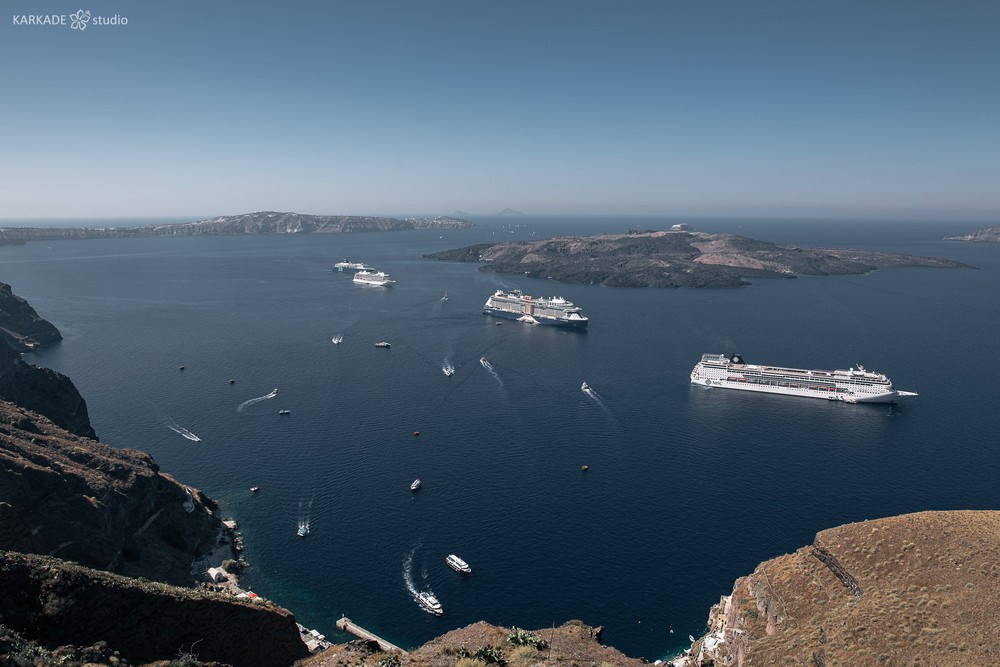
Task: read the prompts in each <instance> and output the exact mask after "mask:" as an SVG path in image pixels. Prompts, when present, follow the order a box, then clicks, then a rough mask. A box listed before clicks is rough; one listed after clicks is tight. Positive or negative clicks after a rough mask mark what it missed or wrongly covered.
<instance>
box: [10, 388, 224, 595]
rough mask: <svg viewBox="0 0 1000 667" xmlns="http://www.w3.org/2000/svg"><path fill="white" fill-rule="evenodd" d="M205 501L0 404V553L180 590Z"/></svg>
mask: <svg viewBox="0 0 1000 667" xmlns="http://www.w3.org/2000/svg"><path fill="white" fill-rule="evenodd" d="M214 509H215V505H214V503H213V502H212V501H210V500H209V499H207V498H205V497H204V496H203V495H202V494H201V493H200V492H198V491H197V490H195V489H191V488H189V487H186V486H183V485H181V484H178V483H177V482H176V481H175V480H174V479H172V478H171V477H169V476H168V475H166V474H164V473H161V472H160V470H159V467H158V466H157V465H156V463H155V462H154V461H153V460H152V458H150V457H149V455H148V454H145V453H143V452H139V451H136V450H128V449H113V448H111V447H108V446H106V445H102V444H101V443H99V442H96V441H94V440H91V439H89V438H85V437H80V436H78V435H73V434H71V433H68V432H67V431H65V430H63V429H61V428H59V427H58V426H56V425H55V424H53V423H52V422H51V421H49V420H48V419H45V418H44V417H41V416H40V415H37V414H34V413H32V412H30V411H28V410H25V409H24V408H22V407H19V406H17V405H14V404H12V403H8V402H5V401H4V402H0V549H9V550H16V551H23V552H30V553H39V554H49V555H54V556H58V557H60V558H63V559H66V560H72V561H76V562H78V563H81V564H84V565H87V566H89V567H95V568H100V569H105V570H110V571H115V572H120V573H123V574H128V575H131V576H143V577H147V578H150V579H156V580H159V581H166V582H172V583H177V584H186V585H190V584H191V583H193V577H192V574H191V563H192V561H193V560H194V559H195V557H196V556H197V555H198V554H200V553H202V552H203V551H206V550H207V549H208V548H210V547H212V546H214V545H215V543H216V540H217V538H218V533H219V520H218V518H217V517H216V516H215V514H214V512H213V510H214Z"/></svg>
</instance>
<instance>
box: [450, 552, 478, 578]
mask: <svg viewBox="0 0 1000 667" xmlns="http://www.w3.org/2000/svg"><path fill="white" fill-rule="evenodd" d="M444 562H446V563H447V564H448V567H450V568H451V569H453V570H455V572H461V573H462V574H471V573H472V568H471V567H469V564H468V563H466V562H465V561H464V560H462V559H461V558H459V557H458V556H456V555H455V554H448V557H447V558H445V559H444Z"/></svg>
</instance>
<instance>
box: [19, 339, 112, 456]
mask: <svg viewBox="0 0 1000 667" xmlns="http://www.w3.org/2000/svg"><path fill="white" fill-rule="evenodd" d="M0 400H4V401H10V402H11V403H16V404H18V405H20V406H23V407H25V408H27V409H28V410H31V411H32V412H37V413H38V414H40V415H43V416H45V417H47V418H48V419H50V420H51V421H52V422H53V423H54V424H57V425H58V426H61V427H62V428H64V429H66V430H67V431H69V432H70V433H72V434H74V435H80V436H84V437H87V438H93V439H94V440H96V439H97V434H96V433H94V428H93V427H92V426H91V425H90V416H89V415H88V413H87V402H86V401H84V400H83V397H82V396H81V395H80V392H79V391H77V389H76V386H75V385H74V384H73V382H72V381H71V380H70V379H69V378H68V377H66V376H65V375H62V374H60V373H57V372H55V371H53V370H50V369H48V368H38V367H37V366H32V365H31V364H28V363H25V362H24V361H23V360H22V359H21V355H20V354H19V353H17V352H16V351H14V349H13V348H11V347H10V346H9V345H8V344H7V343H5V342H3V341H0Z"/></svg>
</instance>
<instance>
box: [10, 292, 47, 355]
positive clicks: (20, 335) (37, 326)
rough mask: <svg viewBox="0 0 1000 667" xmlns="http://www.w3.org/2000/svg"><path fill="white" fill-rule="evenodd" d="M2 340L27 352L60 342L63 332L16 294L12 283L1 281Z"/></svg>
mask: <svg viewBox="0 0 1000 667" xmlns="http://www.w3.org/2000/svg"><path fill="white" fill-rule="evenodd" d="M0 340H2V341H6V342H7V344H8V345H10V346H11V347H12V348H14V349H15V350H17V351H18V352H27V351H29V350H33V349H35V348H37V347H42V346H45V345H51V344H52V343H57V342H59V341H60V340H62V334H60V333H59V330H58V329H56V328H55V326H54V325H53V324H52V323H51V322H49V321H48V320H44V319H42V318H41V317H40V316H39V315H38V313H36V312H35V309H34V308H32V307H31V306H30V305H29V304H28V302H27V301H25V300H24V299H22V298H21V297H19V296H17V295H16V294H14V292H13V291H12V290H11V286H10V285H8V284H7V283H0Z"/></svg>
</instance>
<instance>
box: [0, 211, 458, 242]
mask: <svg viewBox="0 0 1000 667" xmlns="http://www.w3.org/2000/svg"><path fill="white" fill-rule="evenodd" d="M471 226H472V223H471V222H469V221H468V220H462V219H459V218H453V217H451V216H438V217H435V218H407V219H405V220H400V219H398V218H387V217H379V216H365V215H310V214H306V213H285V212H278V211H257V212H254V213H242V214H240V215H225V216H219V217H217V218H212V219H210V220H199V221H198V222H189V223H183V224H172V225H146V226H145V227H106V228H83V227H64V228H51V227H8V228H4V229H0V245H4V244H7V245H13V244H23V243H24V242H25V241H59V240H76V239H110V238H134V237H138V236H222V235H232V234H312V233H358V232H396V231H403V230H407V229H463V228H466V227H471Z"/></svg>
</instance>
